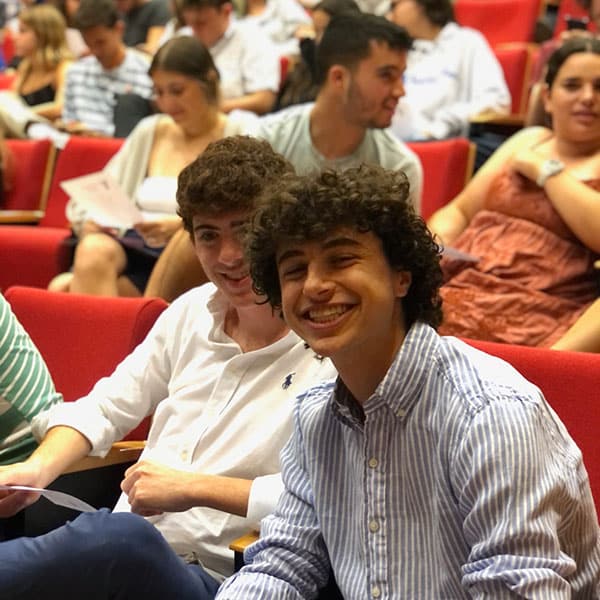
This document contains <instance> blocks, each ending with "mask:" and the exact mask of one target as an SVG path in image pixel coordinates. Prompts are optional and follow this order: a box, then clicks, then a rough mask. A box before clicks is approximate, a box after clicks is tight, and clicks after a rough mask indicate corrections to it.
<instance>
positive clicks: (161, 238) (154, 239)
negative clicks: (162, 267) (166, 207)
mask: <svg viewBox="0 0 600 600" xmlns="http://www.w3.org/2000/svg"><path fill="white" fill-rule="evenodd" d="M180 228H181V219H180V218H179V217H176V216H173V217H165V218H164V219H160V220H158V221H145V222H143V223H136V224H135V225H134V229H135V230H136V231H137V232H138V233H139V234H140V235H141V236H142V238H144V242H145V243H146V244H147V245H148V246H150V247H151V248H162V247H163V246H166V245H167V242H168V241H169V240H170V239H171V238H172V237H173V236H174V235H175V233H176V232H177V231H178V230H179V229H180Z"/></svg>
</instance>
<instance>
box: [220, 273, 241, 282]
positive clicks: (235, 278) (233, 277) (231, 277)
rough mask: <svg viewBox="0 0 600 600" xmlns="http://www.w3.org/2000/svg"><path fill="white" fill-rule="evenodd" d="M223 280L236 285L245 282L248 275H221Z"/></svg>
mask: <svg viewBox="0 0 600 600" xmlns="http://www.w3.org/2000/svg"><path fill="white" fill-rule="evenodd" d="M221 275H222V277H223V279H227V281H233V282H234V283H239V282H240V281H244V279H246V277H248V273H245V274H243V275H228V274H227V273H221Z"/></svg>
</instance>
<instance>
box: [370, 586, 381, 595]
mask: <svg viewBox="0 0 600 600" xmlns="http://www.w3.org/2000/svg"><path fill="white" fill-rule="evenodd" d="M371 596H373V598H379V596H381V590H380V589H379V588H378V587H377V586H376V585H374V586H373V587H372V588H371Z"/></svg>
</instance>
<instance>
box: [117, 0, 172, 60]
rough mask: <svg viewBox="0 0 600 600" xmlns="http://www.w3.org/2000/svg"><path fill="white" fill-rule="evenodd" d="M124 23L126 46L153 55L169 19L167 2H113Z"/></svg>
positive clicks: (126, 0) (162, 0) (155, 0)
mask: <svg viewBox="0 0 600 600" xmlns="http://www.w3.org/2000/svg"><path fill="white" fill-rule="evenodd" d="M114 1H115V3H116V5H117V9H118V11H119V13H120V14H121V16H122V18H123V22H124V23H125V30H124V31H123V42H124V44H125V45H126V46H131V47H136V48H138V49H139V50H143V51H145V52H148V53H149V54H154V52H156V49H157V48H158V41H159V40H160V38H161V36H162V35H163V33H164V30H165V25H166V24H167V23H168V21H169V19H170V18H171V13H170V10H169V4H168V2H167V0H114Z"/></svg>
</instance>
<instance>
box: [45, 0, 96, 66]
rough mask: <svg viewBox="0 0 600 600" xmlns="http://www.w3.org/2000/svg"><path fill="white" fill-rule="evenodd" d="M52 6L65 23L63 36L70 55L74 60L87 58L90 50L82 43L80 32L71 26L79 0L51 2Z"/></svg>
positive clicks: (56, 0)
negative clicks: (64, 35) (65, 27)
mask: <svg viewBox="0 0 600 600" xmlns="http://www.w3.org/2000/svg"><path fill="white" fill-rule="evenodd" d="M52 4H53V5H54V6H56V8H58V10H59V11H60V13H61V14H62V16H63V17H64V18H65V22H66V24H67V31H66V32H65V34H66V38H67V46H68V47H69V50H70V51H71V54H72V55H73V56H74V57H75V58H81V57H82V56H87V55H88V54H89V53H90V49H89V48H88V47H87V46H86V44H85V42H84V41H83V37H82V35H81V32H80V31H79V30H78V29H76V28H75V27H74V26H73V17H74V16H75V13H76V12H77V9H78V8H79V0H53V1H52Z"/></svg>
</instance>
